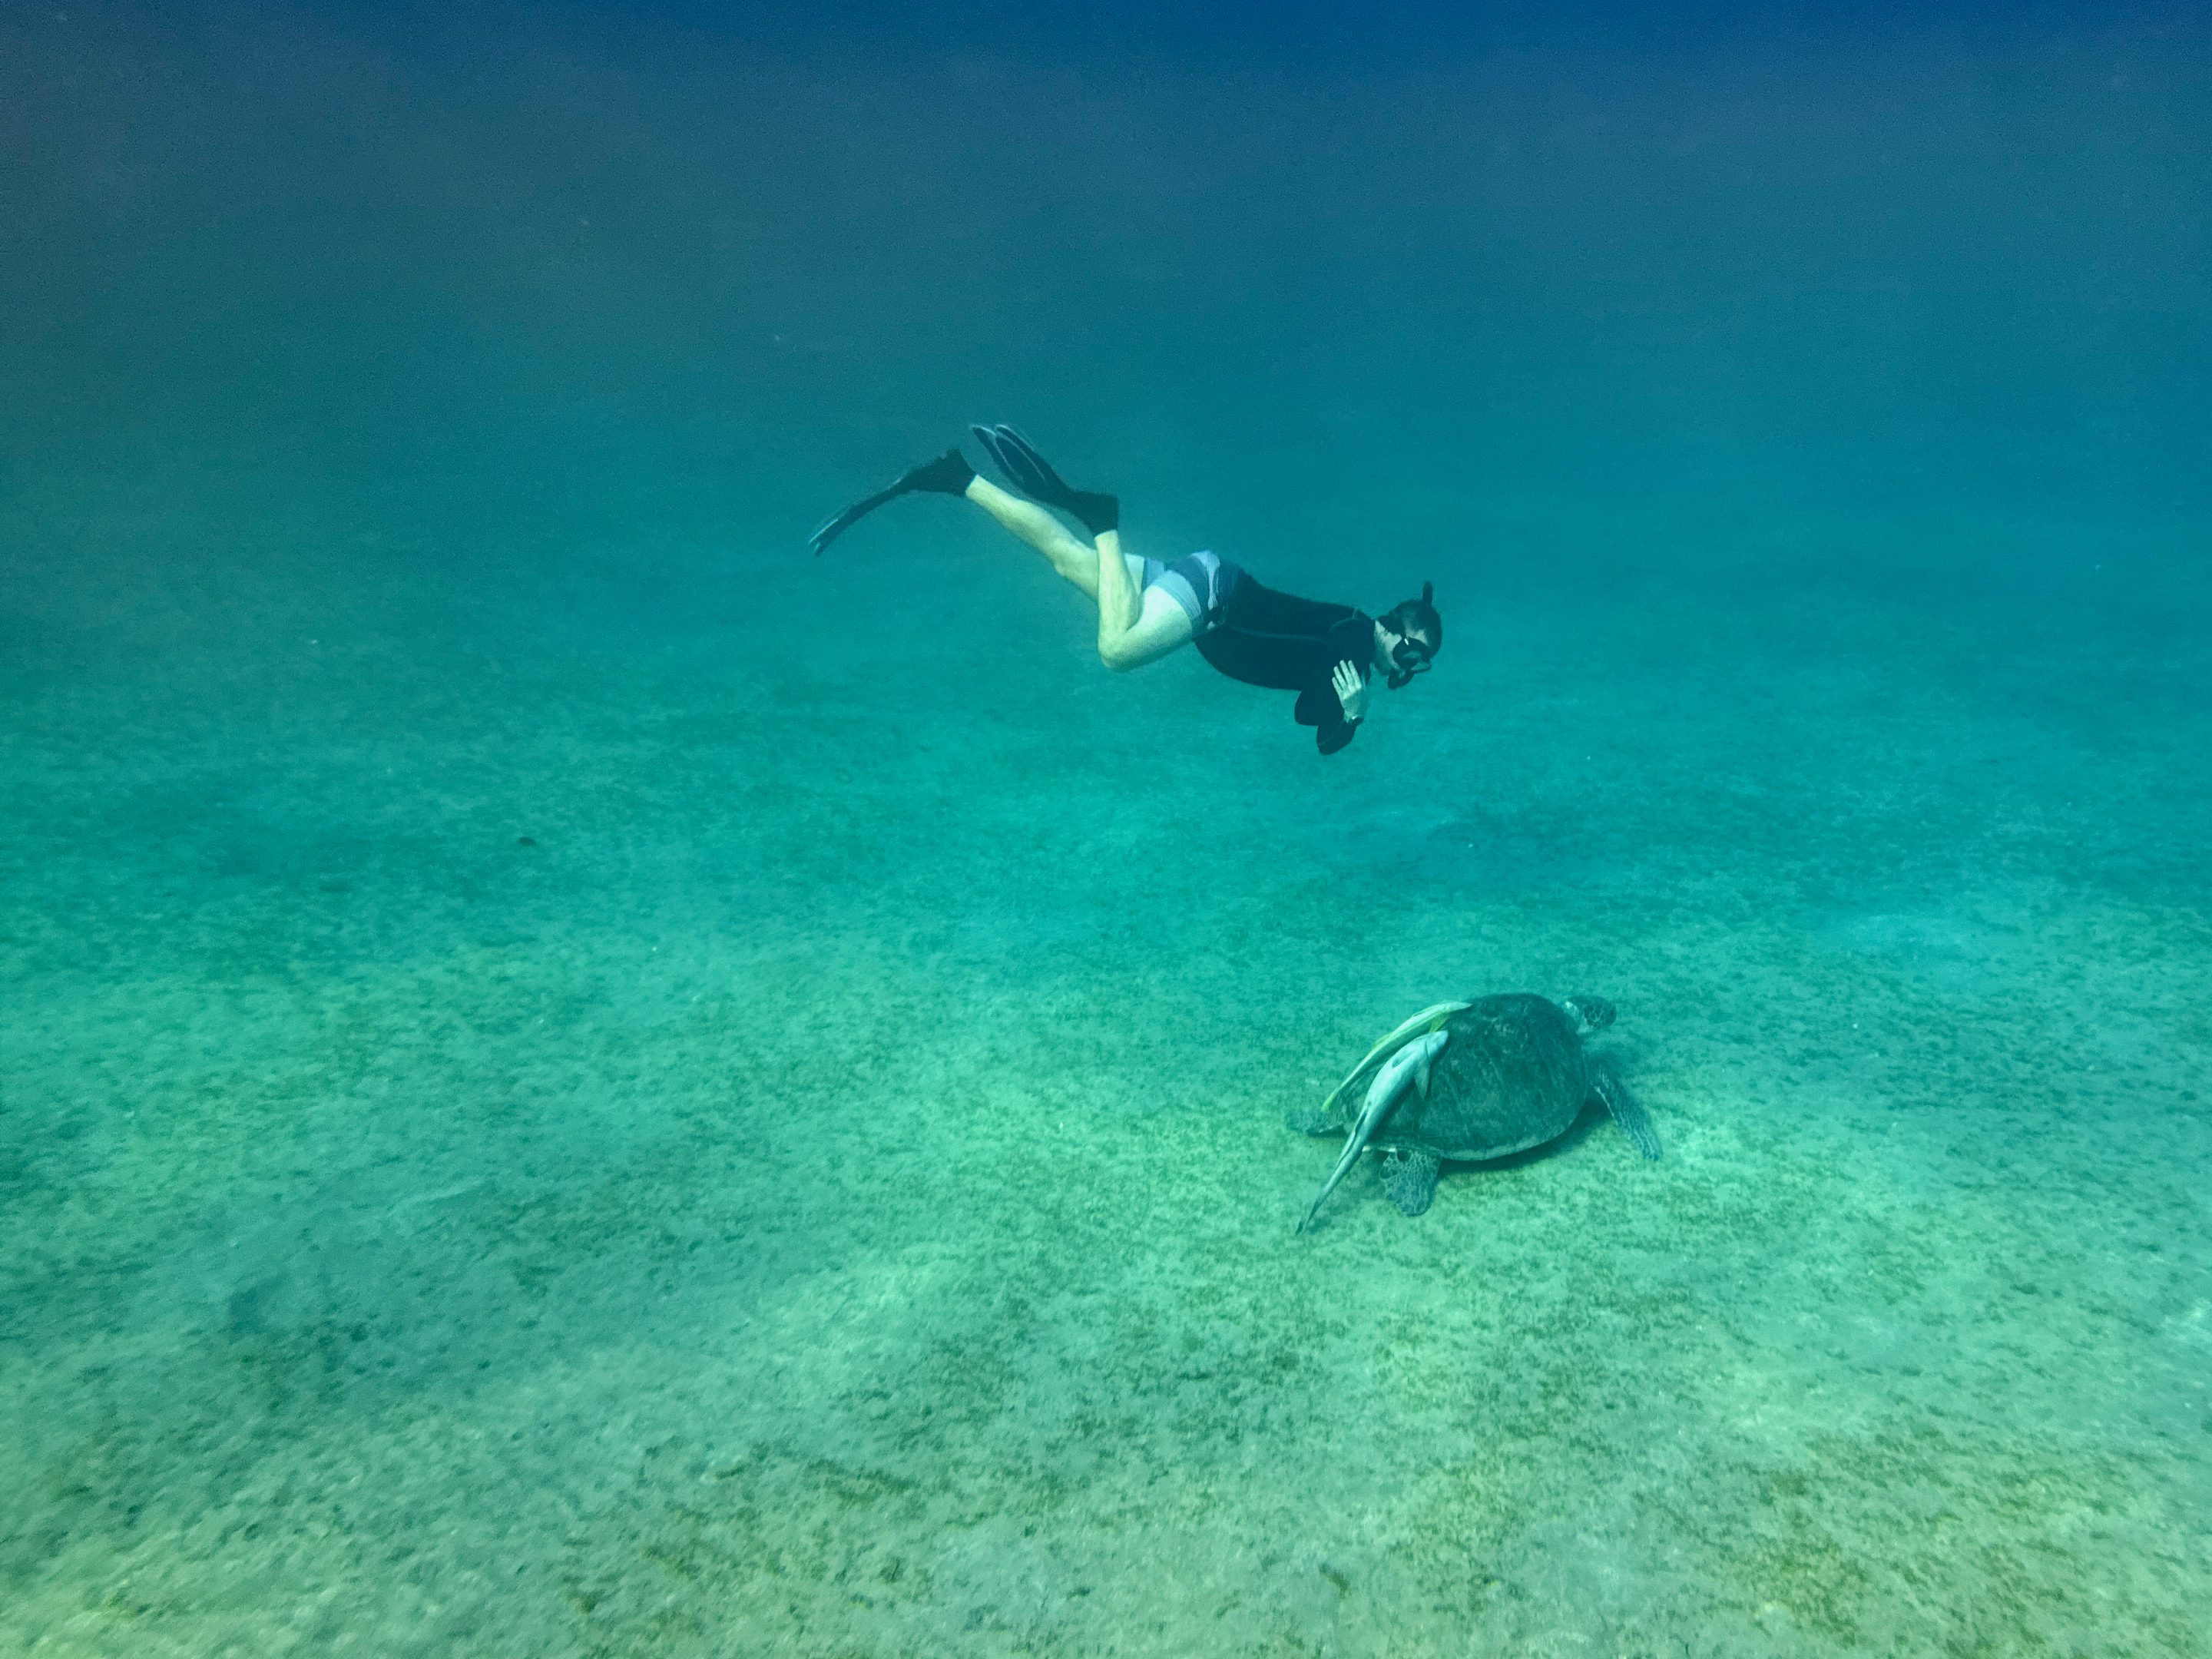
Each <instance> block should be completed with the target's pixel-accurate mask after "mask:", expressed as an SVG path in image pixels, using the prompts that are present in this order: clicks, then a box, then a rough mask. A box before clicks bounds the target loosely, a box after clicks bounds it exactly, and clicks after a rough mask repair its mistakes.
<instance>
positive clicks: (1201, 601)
mask: <svg viewBox="0 0 2212 1659" xmlns="http://www.w3.org/2000/svg"><path fill="white" fill-rule="evenodd" d="M1121 557H1122V558H1123V559H1124V560H1125V561H1127V564H1128V567H1129V580H1131V581H1133V582H1134V583H1136V584H1137V590H1138V592H1143V591H1144V590H1145V589H1146V588H1148V587H1157V588H1159V589H1161V590H1162V591H1163V592H1165V593H1166V594H1167V596H1168V597H1169V598H1170V599H1173V600H1174V601H1175V602H1176V604H1177V605H1181V606H1182V611H1183V615H1185V616H1187V617H1189V618H1190V633H1191V637H1192V638H1193V639H1197V638H1199V637H1200V636H1201V635H1206V634H1209V633H1211V632H1212V630H1213V629H1216V628H1218V627H1219V626H1220V624H1221V608H1222V606H1223V605H1226V604H1227V603H1228V600H1229V595H1230V594H1231V592H1233V591H1234V590H1235V588H1236V586H1237V580H1238V578H1240V577H1241V576H1242V575H1243V574H1244V573H1243V571H1242V570H1240V569H1238V568H1237V566H1235V565H1233V564H1231V563H1230V562H1229V561H1228V560H1226V559H1225V558H1223V557H1222V556H1220V555H1219V554H1218V553H1210V552H1198V553H1186V554H1184V555H1183V556H1182V557H1181V558H1180V559H1175V560H1171V561H1169V562H1161V561H1160V560H1158V559H1145V558H1139V556H1137V555H1136V554H1134V553H1124V554H1123V555H1122V556H1121Z"/></svg>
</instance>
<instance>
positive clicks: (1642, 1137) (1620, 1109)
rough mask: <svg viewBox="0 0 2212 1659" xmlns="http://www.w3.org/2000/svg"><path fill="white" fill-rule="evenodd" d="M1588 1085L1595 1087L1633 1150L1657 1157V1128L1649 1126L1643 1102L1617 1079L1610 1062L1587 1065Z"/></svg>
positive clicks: (1649, 1121) (1617, 1075)
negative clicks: (1601, 1064) (1604, 1064)
mask: <svg viewBox="0 0 2212 1659" xmlns="http://www.w3.org/2000/svg"><path fill="white" fill-rule="evenodd" d="M1590 1086H1591V1087H1592V1088H1593V1089H1595V1091H1597V1097H1598V1098H1599V1099H1600V1100H1601V1101H1603V1102H1604V1103H1605V1109H1606V1110H1607V1111H1608V1112H1611V1113H1612V1114H1613V1121H1614V1122H1615V1123H1618V1124H1619V1125H1620V1133H1623V1134H1625V1135H1626V1136H1627V1137H1628V1139H1629V1141H1630V1143H1631V1144H1632V1146H1635V1148H1636V1150H1637V1151H1638V1152H1641V1153H1643V1154H1644V1157H1646V1158H1657V1157H1658V1156H1659V1132H1658V1130H1656V1129H1655V1128H1653V1127H1651V1119H1650V1116H1649V1115H1647V1114H1646V1113H1645V1112H1644V1107H1643V1103H1641V1102H1639V1101H1638V1099H1637V1098H1636V1097H1635V1096H1634V1095H1632V1094H1631V1093H1629V1091H1628V1085H1626V1083H1624V1082H1622V1081H1621V1080H1620V1073H1618V1072H1616V1071H1614V1070H1613V1068H1612V1067H1611V1066H1592V1067H1591V1068H1590Z"/></svg>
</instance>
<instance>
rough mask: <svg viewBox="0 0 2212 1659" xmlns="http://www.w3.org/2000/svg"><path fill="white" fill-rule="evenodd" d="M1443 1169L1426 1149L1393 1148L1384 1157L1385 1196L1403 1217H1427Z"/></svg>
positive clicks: (1417, 1147)
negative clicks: (1439, 1173) (1425, 1215)
mask: <svg viewBox="0 0 2212 1659" xmlns="http://www.w3.org/2000/svg"><path fill="white" fill-rule="evenodd" d="M1442 1168H1443V1164H1440V1163H1439V1162H1437V1155H1436V1154H1435V1153H1434V1152H1431V1151H1429V1150H1428V1148H1426V1147H1425V1146H1413V1147H1406V1148H1401V1147H1397V1146H1393V1147H1391V1148H1390V1149H1389V1151H1388V1152H1384V1153H1383V1196H1384V1197H1386V1198H1388V1199H1389V1200H1390V1201H1391V1202H1392V1203H1393V1204H1395V1205H1396V1206H1398V1210H1399V1213H1400V1214H1401V1215H1423V1214H1425V1213H1426V1212H1427V1211H1428V1207H1429V1204H1430V1201H1431V1200H1433V1199H1434V1198H1435V1197H1436V1195H1437V1171H1438V1170H1441V1169H1442Z"/></svg>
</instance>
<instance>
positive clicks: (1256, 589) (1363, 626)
mask: <svg viewBox="0 0 2212 1659" xmlns="http://www.w3.org/2000/svg"><path fill="white" fill-rule="evenodd" d="M1196 643H1197V646H1198V654H1199V655H1200V656H1201V657H1204V658H1205V659H1206V661H1208V662H1210V663H1212V665H1214V666H1215V667H1216V668H1218V669H1219V670H1220V671H1222V672H1223V673H1225V674H1226V675H1228V676H1229V678H1231V679H1232V680H1242V681H1243V682H1244V684H1247V685H1263V686H1267V687H1268V688H1270V689H1271V690H1277V691H1295V692H1297V694H1298V704H1297V709H1296V710H1295V711H1294V713H1295V714H1296V716H1297V722H1298V724H1299V725H1300V726H1313V727H1315V728H1316V731H1315V732H1314V741H1315V743H1316V744H1317V745H1319V747H1320V749H1321V752H1322V754H1324V755H1334V753H1335V752H1336V751H1337V750H1340V749H1341V748H1343V747H1344V745H1345V744H1347V743H1350V742H1351V741H1352V733H1353V732H1357V731H1358V729H1359V722H1358V721H1357V720H1346V719H1345V718H1344V705H1343V704H1342V703H1340V702H1338V701H1337V698H1336V688H1335V687H1334V685H1332V684H1330V680H1331V678H1333V677H1334V674H1335V672H1336V665H1337V664H1339V663H1340V662H1348V663H1350V664H1351V665H1352V667H1353V668H1355V669H1357V670H1358V673H1359V678H1361V679H1362V680H1363V681H1364V680H1365V679H1366V678H1368V677H1369V676H1370V674H1372V673H1373V672H1374V671H1375V618H1374V617H1370V616H1367V615H1365V614H1364V613H1363V612H1361V611H1354V610H1353V609H1352V607H1351V606H1350V605H1323V604H1322V603H1321V602H1320V601H1319V600H1318V599H1297V598H1296V597H1294V596H1293V595H1291V594H1289V593H1278V592H1275V590H1274V589H1273V588H1272V587H1262V586H1261V585H1260V584H1259V583H1258V582H1255V581H1254V580H1252V578H1251V576H1250V575H1249V574H1248V573H1246V572H1244V571H1242V570H1239V571H1238V572H1237V576H1236V580H1234V581H1233V582H1232V583H1231V585H1230V587H1229V591H1228V592H1226V593H1225V594H1224V595H1223V596H1222V599H1221V609H1220V615H1219V620H1218V621H1217V622H1216V623H1214V625H1213V626H1212V627H1211V628H1209V629H1206V631H1205V632H1204V633H1202V634H1200V635H1199V636H1198V639H1197V641H1196Z"/></svg>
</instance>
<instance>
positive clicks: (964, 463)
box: [806, 449, 975, 557]
mask: <svg viewBox="0 0 2212 1659" xmlns="http://www.w3.org/2000/svg"><path fill="white" fill-rule="evenodd" d="M974 480H975V468H974V467H972V466H970V465H968V458H967V457H966V456H965V455H963V454H962V453H960V452H959V451H958V450H957V449H948V450H946V451H945V453H943V454H942V455H939V457H938V458H937V459H935V460H933V461H924V462H923V463H922V464H921V465H920V466H910V467H908V469H907V470H906V471H903V472H902V473H900V474H899V476H898V477H897V478H896V480H894V481H893V482H892V483H891V484H890V487H889V488H887V489H878V491H877V492H876V493H875V494H874V495H864V496H862V497H861V498H860V500H859V501H854V503H853V504H852V506H850V507H847V508H846V509H845V510H844V511H843V512H842V513H839V514H838V515H837V516H836V518H834V519H830V520H827V521H825V522H824V523H823V524H822V525H821V526H819V527H818V528H817V529H816V531H815V532H814V533H813V534H812V535H811V536H809V537H808V538H806V544H807V545H808V546H809V547H811V548H812V549H813V550H814V552H815V556H817V557H819V556H821V553H822V550H823V549H824V548H826V547H828V546H829V544H830V543H832V542H834V541H836V539H837V538H838V537H840V536H842V535H843V534H844V533H845V532H847V531H848V530H850V529H851V528H852V527H853V526H854V525H856V524H858V523H859V522H860V520H863V519H865V518H866V517H867V516H868V514H869V513H872V512H874V511H875V510H876V509H877V508H878V507H881V506H882V505H883V504H884V502H885V501H896V500H897V499H898V498H899V497H900V496H902V495H913V494H914V493H915V491H917V490H923V491H927V492H928V493H930V494H933V495H966V494H967V493H968V486H969V483H972V482H974Z"/></svg>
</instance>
